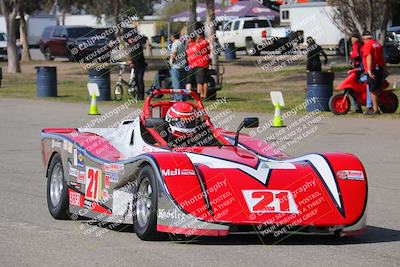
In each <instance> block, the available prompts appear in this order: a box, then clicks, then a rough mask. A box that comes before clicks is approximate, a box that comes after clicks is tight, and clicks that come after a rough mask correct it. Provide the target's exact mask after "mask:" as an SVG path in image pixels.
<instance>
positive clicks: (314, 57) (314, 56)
mask: <svg viewBox="0 0 400 267" xmlns="http://www.w3.org/2000/svg"><path fill="white" fill-rule="evenodd" d="M307 44H308V48H307V70H308V71H321V59H320V55H322V56H323V57H324V58H325V62H324V63H325V65H326V64H327V63H328V57H327V55H326V54H325V52H324V50H323V49H322V48H321V46H319V45H317V44H316V43H315V40H314V39H313V38H312V37H307Z"/></svg>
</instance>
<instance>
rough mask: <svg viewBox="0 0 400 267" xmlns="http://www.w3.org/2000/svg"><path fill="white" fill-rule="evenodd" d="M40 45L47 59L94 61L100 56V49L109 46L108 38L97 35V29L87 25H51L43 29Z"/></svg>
mask: <svg viewBox="0 0 400 267" xmlns="http://www.w3.org/2000/svg"><path fill="white" fill-rule="evenodd" d="M39 46H40V51H41V52H42V53H43V55H44V57H45V59H46V60H54V58H56V57H62V58H68V59H69V60H71V61H79V60H81V59H84V60H85V61H93V60H95V59H96V58H97V57H98V56H100V55H99V54H98V51H100V49H101V48H103V47H105V46H107V39H106V38H102V37H99V36H96V31H95V29H94V28H91V27H87V26H51V27H46V28H45V29H44V30H43V33H42V38H41V39H40V43H39ZM102 53H104V51H102Z"/></svg>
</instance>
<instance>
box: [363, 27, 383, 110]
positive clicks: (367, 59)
mask: <svg viewBox="0 0 400 267" xmlns="http://www.w3.org/2000/svg"><path fill="white" fill-rule="evenodd" d="M363 40H364V45H363V48H362V64H363V66H364V71H365V73H366V74H367V75H368V80H367V83H368V89H367V90H369V91H370V92H371V100H372V109H369V110H368V111H367V112H366V114H367V115H375V114H379V113H380V111H379V109H378V107H379V103H378V94H377V92H378V91H379V90H380V89H381V87H382V84H383V81H384V68H385V58H384V54H383V46H382V45H381V44H380V43H378V42H377V41H375V40H374V39H372V34H371V32H369V31H365V32H364V33H363Z"/></svg>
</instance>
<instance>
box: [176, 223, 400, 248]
mask: <svg viewBox="0 0 400 267" xmlns="http://www.w3.org/2000/svg"><path fill="white" fill-rule="evenodd" d="M396 241H400V231H399V230H394V229H388V228H383V227H377V226H367V231H366V232H365V233H363V234H361V235H360V236H355V237H335V236H317V235H295V234H293V235H280V236H279V237H274V236H273V235H272V234H271V235H266V236H262V235H257V234H253V235H230V236H227V237H195V238H185V239H182V240H179V241H177V243H182V244H192V245H348V244H370V243H385V242H396Z"/></svg>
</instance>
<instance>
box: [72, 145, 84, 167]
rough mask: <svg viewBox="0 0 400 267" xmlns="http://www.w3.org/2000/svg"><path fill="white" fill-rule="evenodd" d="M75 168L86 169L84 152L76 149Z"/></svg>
mask: <svg viewBox="0 0 400 267" xmlns="http://www.w3.org/2000/svg"><path fill="white" fill-rule="evenodd" d="M74 166H78V167H81V168H84V167H85V157H84V156H83V151H81V150H80V149H76V148H75V149H74Z"/></svg>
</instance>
